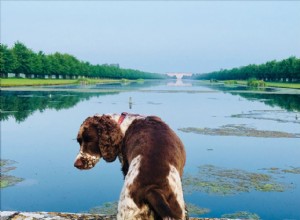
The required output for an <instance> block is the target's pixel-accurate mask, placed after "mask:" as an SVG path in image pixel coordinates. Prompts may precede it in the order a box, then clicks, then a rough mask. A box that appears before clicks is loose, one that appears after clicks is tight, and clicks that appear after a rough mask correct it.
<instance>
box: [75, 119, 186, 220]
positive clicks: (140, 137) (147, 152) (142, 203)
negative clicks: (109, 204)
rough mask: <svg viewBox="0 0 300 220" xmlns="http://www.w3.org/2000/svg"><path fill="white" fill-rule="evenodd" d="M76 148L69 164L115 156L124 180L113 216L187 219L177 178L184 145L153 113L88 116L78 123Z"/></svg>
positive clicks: (87, 165) (82, 166)
mask: <svg viewBox="0 0 300 220" xmlns="http://www.w3.org/2000/svg"><path fill="white" fill-rule="evenodd" d="M77 141H78V143H79V144H80V152H79V154H78V155H77V157H76V159H75V162H74V166H75V167H76V168H78V169H81V170H85V169H91V168H93V167H94V166H95V165H96V163H97V162H98V161H99V160H100V158H103V159H104V160H105V161H106V162H113V161H115V160H116V158H117V157H118V158H119V160H120V162H121V166H122V172H123V174H124V178H125V182H124V185H123V189H122V191H121V195H120V199H119V202H118V213H117V219H118V220H145V219H147V220H148V219H149V220H150V219H153V220H167V219H168V220H170V219H174V220H175V219H176V220H182V219H186V217H187V215H186V210H185V202H184V198H183V191H182V183H181V177H182V174H183V168H184V165H185V161H186V153H185V149H184V145H183V143H182V142H181V140H180V139H179V137H178V136H177V135H176V134H175V132H174V131H173V130H172V129H171V128H170V127H169V126H168V125H167V124H166V123H165V122H163V121H162V120H161V119H160V118H159V117H157V116H141V115H137V114H128V113H122V114H107V115H94V116H92V117H88V118H87V119H86V120H85V121H84V122H83V123H82V125H81V126H80V129H79V132H78V135H77Z"/></svg>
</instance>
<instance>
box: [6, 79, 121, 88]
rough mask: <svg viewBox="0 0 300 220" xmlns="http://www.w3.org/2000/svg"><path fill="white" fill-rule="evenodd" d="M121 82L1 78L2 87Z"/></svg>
mask: <svg viewBox="0 0 300 220" xmlns="http://www.w3.org/2000/svg"><path fill="white" fill-rule="evenodd" d="M118 81H121V80H115V79H22V78H0V85H1V87H12V86H41V85H67V84H79V83H81V82H85V83H87V84H93V83H111V82H118Z"/></svg>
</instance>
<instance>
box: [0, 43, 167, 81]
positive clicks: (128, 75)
mask: <svg viewBox="0 0 300 220" xmlns="http://www.w3.org/2000/svg"><path fill="white" fill-rule="evenodd" d="M0 64H1V70H0V73H2V74H6V73H17V74H18V73H23V74H25V75H27V76H28V77H30V75H31V74H34V75H35V77H37V78H39V77H42V76H43V75H48V74H50V75H51V76H55V77H56V78H58V76H59V75H62V76H63V77H64V78H69V77H77V76H85V77H91V78H114V79H122V78H124V79H162V78H164V77H165V76H163V75H161V74H157V73H149V72H143V71H139V70H133V69H122V68H119V67H117V66H115V65H107V64H104V65H99V64H97V65H92V64H90V63H89V62H84V61H80V60H78V59H77V58H76V57H74V56H72V55H70V54H66V53H65V54H62V53H58V52H56V53H54V54H49V55H45V54H44V53H43V52H42V51H39V52H38V53H35V52H34V51H32V50H31V49H29V48H27V47H26V46H25V45H24V44H23V43H21V42H16V43H15V44H14V46H13V47H12V48H11V49H9V48H8V47H7V46H6V45H3V44H1V45H0Z"/></svg>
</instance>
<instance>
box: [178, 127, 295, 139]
mask: <svg viewBox="0 0 300 220" xmlns="http://www.w3.org/2000/svg"><path fill="white" fill-rule="evenodd" d="M178 130H180V131H183V132H186V133H196V134H203V135H213V136H244V137H245V136H246V137H263V138H300V134H298V133H288V132H281V131H266V130H257V129H254V128H251V127H247V126H245V125H244V124H241V125H235V124H228V125H223V126H221V127H219V128H195V127H187V128H179V129H178Z"/></svg>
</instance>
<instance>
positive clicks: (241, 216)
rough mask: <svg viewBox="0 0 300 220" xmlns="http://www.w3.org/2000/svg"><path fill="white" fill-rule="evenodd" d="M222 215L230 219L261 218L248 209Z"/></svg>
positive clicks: (256, 219)
mask: <svg viewBox="0 0 300 220" xmlns="http://www.w3.org/2000/svg"><path fill="white" fill-rule="evenodd" d="M221 217H222V218H228V219H255V220H258V219H261V218H260V217H259V216H258V215H257V214H255V213H251V212H248V211H239V212H235V213H230V214H224V215H222V216H221Z"/></svg>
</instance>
